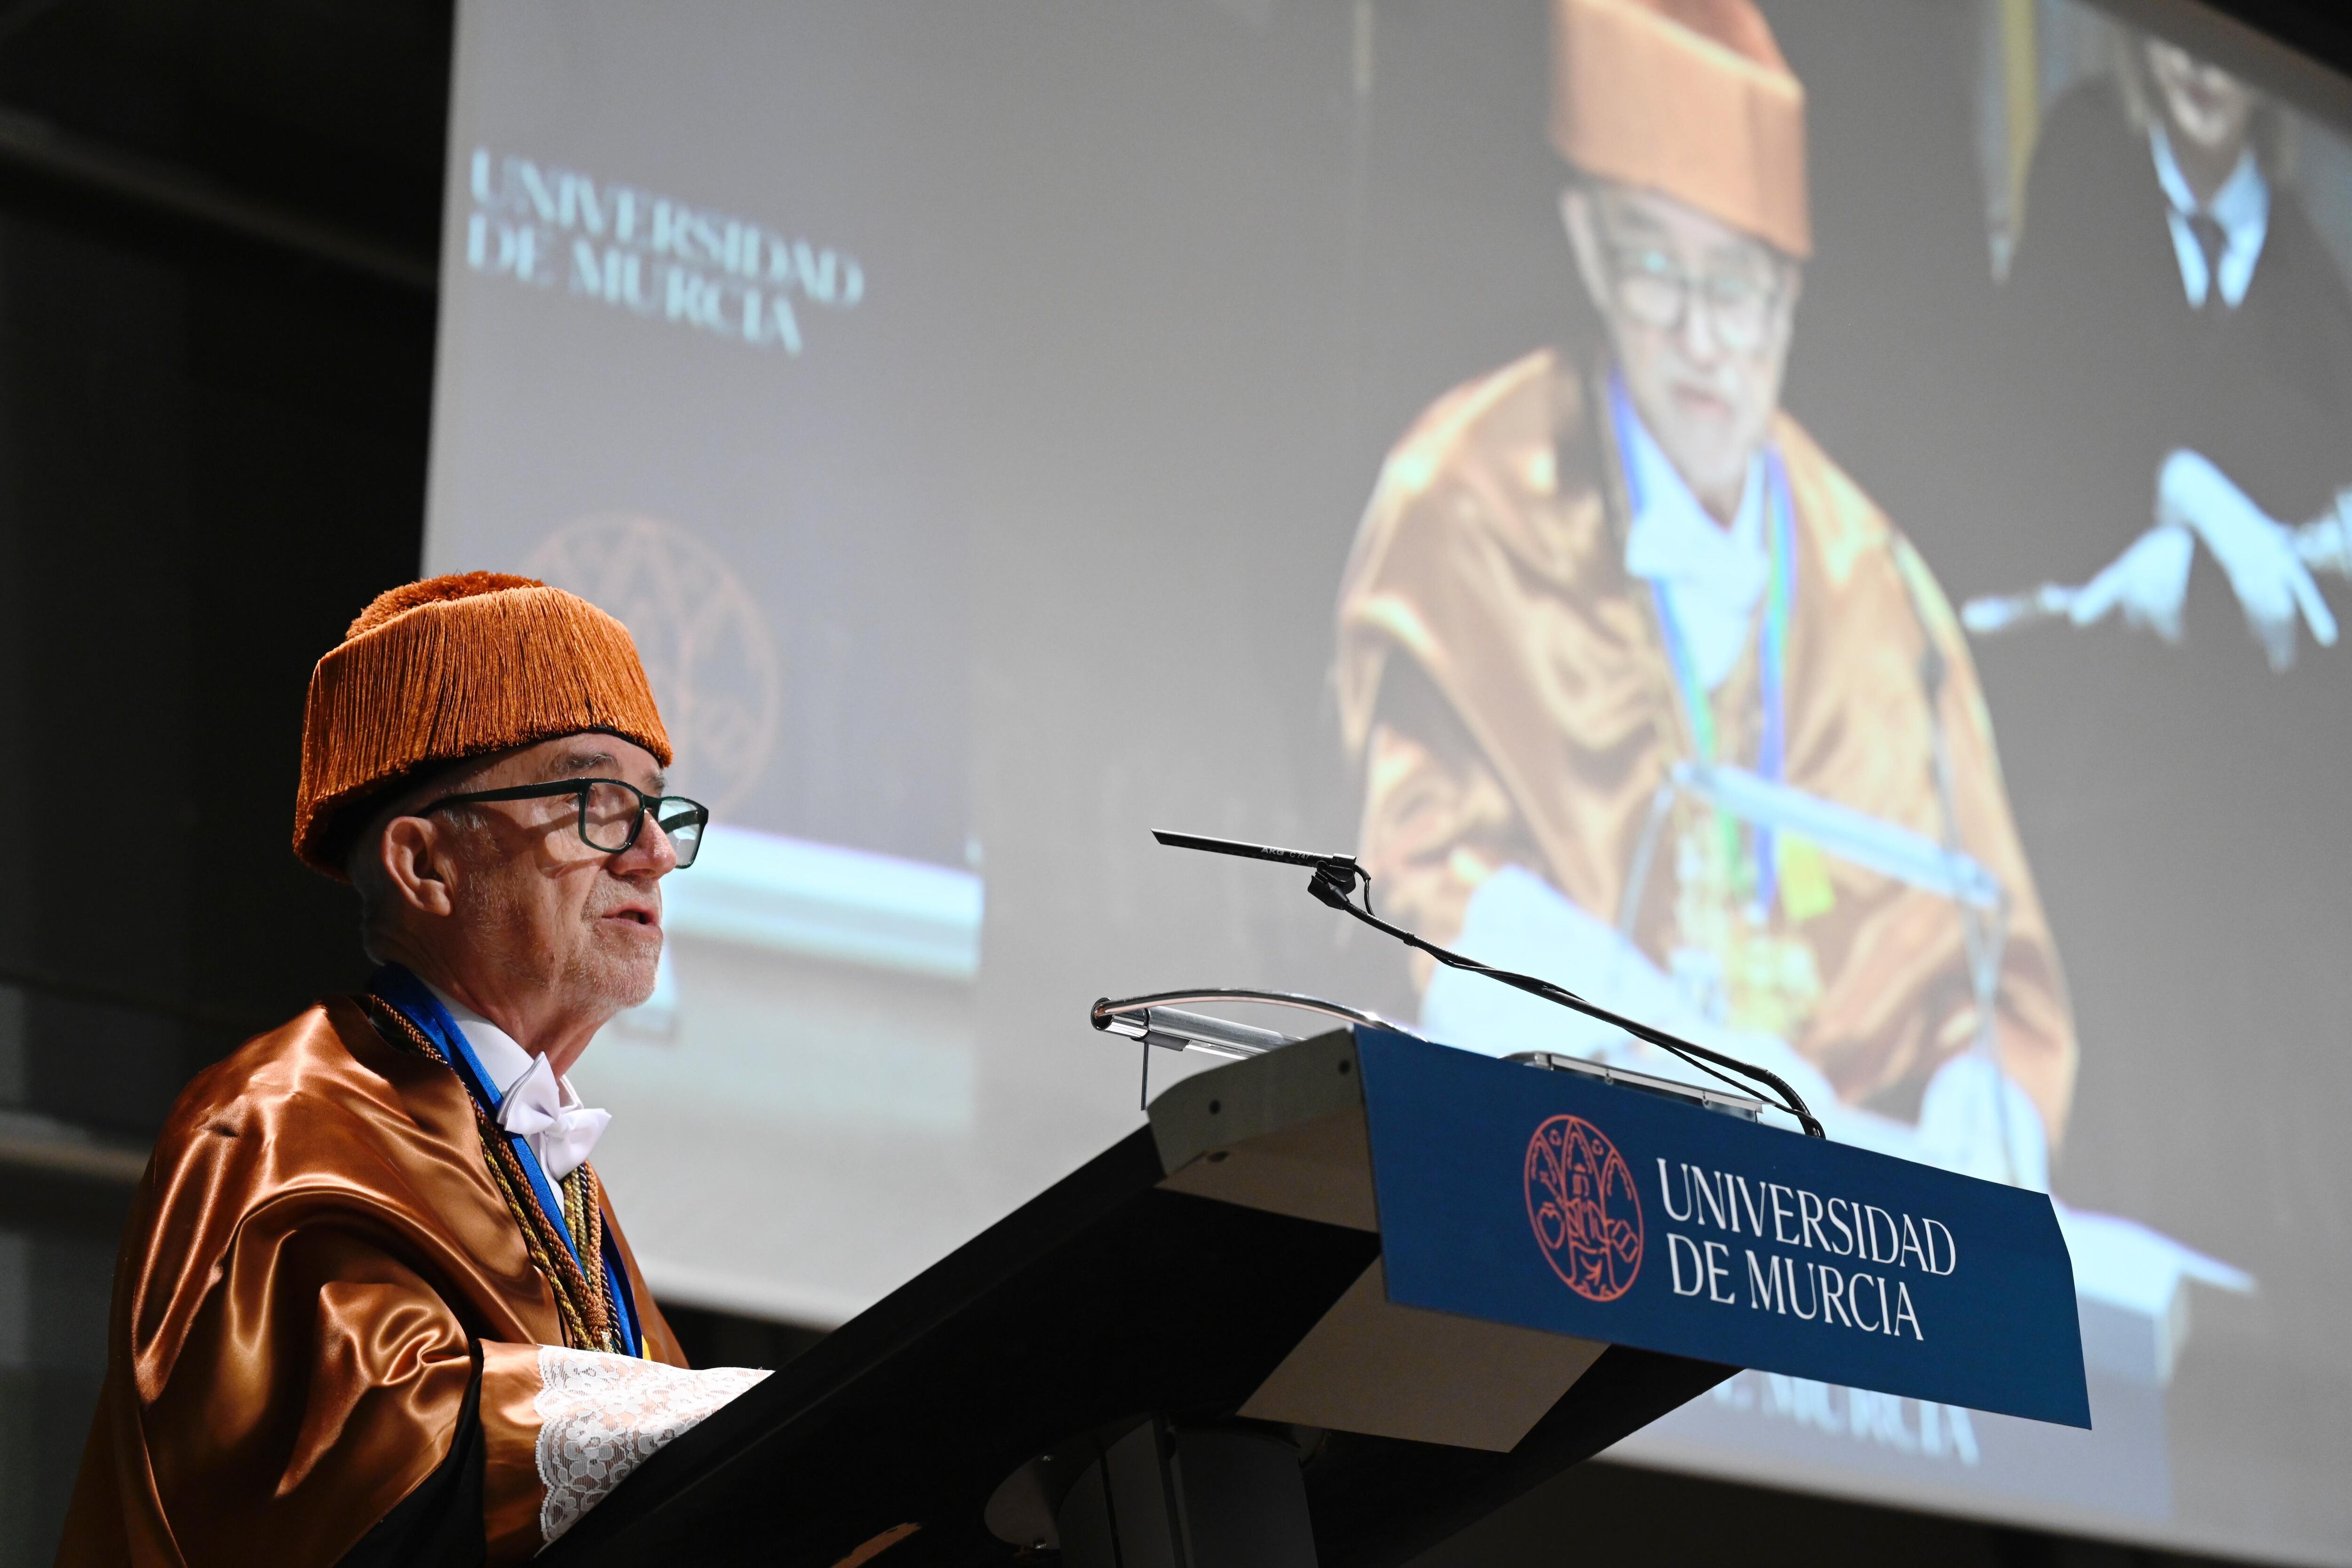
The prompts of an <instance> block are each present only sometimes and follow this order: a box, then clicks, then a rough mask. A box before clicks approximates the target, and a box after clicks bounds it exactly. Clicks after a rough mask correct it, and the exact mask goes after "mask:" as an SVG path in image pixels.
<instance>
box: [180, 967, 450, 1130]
mask: <svg viewBox="0 0 2352 1568" xmlns="http://www.w3.org/2000/svg"><path fill="white" fill-rule="evenodd" d="M400 1060H401V1057H400V1053H399V1052H398V1051H395V1050H394V1047H393V1046H392V1045H391V1044H389V1043H388V1042H387V1041H385V1040H383V1037H382V1036H381V1035H379V1034H378V1033H377V1032H376V1030H375V1026H374V1025H373V1023H372V1022H371V1021H370V1020H369V1019H368V1015H367V1013H366V1012H365V1011H364V1010H363V1009H362V1008H361V1006H360V1004H359V1003H358V1002H357V1001H356V1000H354V999H353V998H350V997H333V998H328V999H327V1000H325V1001H321V1002H319V1003H316V1004H314V1005H313V1006H311V1007H309V1008H306V1009H303V1010H302V1011H301V1012H300V1013H298V1014H296V1015H295V1016H294V1017H293V1018H291V1019H288V1020H287V1021H286V1022H285V1023H282V1024H280V1025H278V1027H277V1028H276V1029H273V1030H268V1031H267V1032H266V1033H263V1034H258V1035H256V1036H254V1037H253V1038H252V1039H251V1040H247V1041H246V1042H245V1043H244V1044H243V1045H241V1046H239V1047H238V1048H237V1049H236V1051H231V1052H230V1053H229V1054H228V1055H227V1056H226V1057H224V1058H223V1059H222V1060H220V1061H216V1062H215V1063H214V1064H213V1065H212V1066H210V1067H208V1068H206V1069H205V1070H204V1071H202V1072H200V1073H198V1074H197V1075H196V1076H195V1077H194V1079H193V1080H192V1081H190V1082H189V1084H188V1086H187V1087H186V1088H185V1089H184V1090H182V1091H181V1092H180V1097H179V1099H178V1100H177V1101H176V1102H175V1103H173V1107H172V1112H171V1114H170V1115H169V1116H168V1117H167V1118H165V1121H164V1124H163V1133H162V1135H161V1136H160V1137H159V1138H158V1139H157V1141H156V1147H157V1150H158V1153H159V1155H160V1154H161V1153H162V1152H163V1151H164V1150H166V1149H169V1148H171V1147H173V1146H174V1145H186V1144H188V1143H191V1142H194V1141H195V1140H199V1139H203V1138H218V1137H234V1136H238V1135H243V1134H252V1133H267V1132H268V1130H269V1129H270V1126H271V1124H274V1123H276V1122H278V1121H279V1120H281V1119H283V1118H284V1117H285V1116H286V1115H287V1114H289V1113H293V1112H299V1114H300V1115H301V1116H302V1117H303V1118H304V1119H305V1120H306V1121H308V1122H310V1123H311V1124H314V1125H316V1124H320V1123H329V1124H332V1123H348V1124H351V1125H352V1128H354V1129H356V1128H358V1127H360V1126H361V1125H363V1124H365V1123H367V1122H368V1121H370V1120H371V1119H372V1115H371V1113H375V1112H381V1111H383V1110H392V1109H395V1108H397V1107H398V1106H399V1103H400V1101H401V1097H402V1092H401V1085H400V1084H399V1083H398V1082H395V1081H394V1080H395V1078H396V1077H401V1076H406V1075H405V1074H403V1073H401V1071H400V1070H399V1067H398V1065H397V1064H398V1063H399V1061H400ZM416 1065H417V1066H419V1067H429V1066H430V1065H431V1064H429V1063H426V1062H425V1061H423V1060H422V1059H421V1058H419V1059H417V1061H416Z"/></svg>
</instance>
